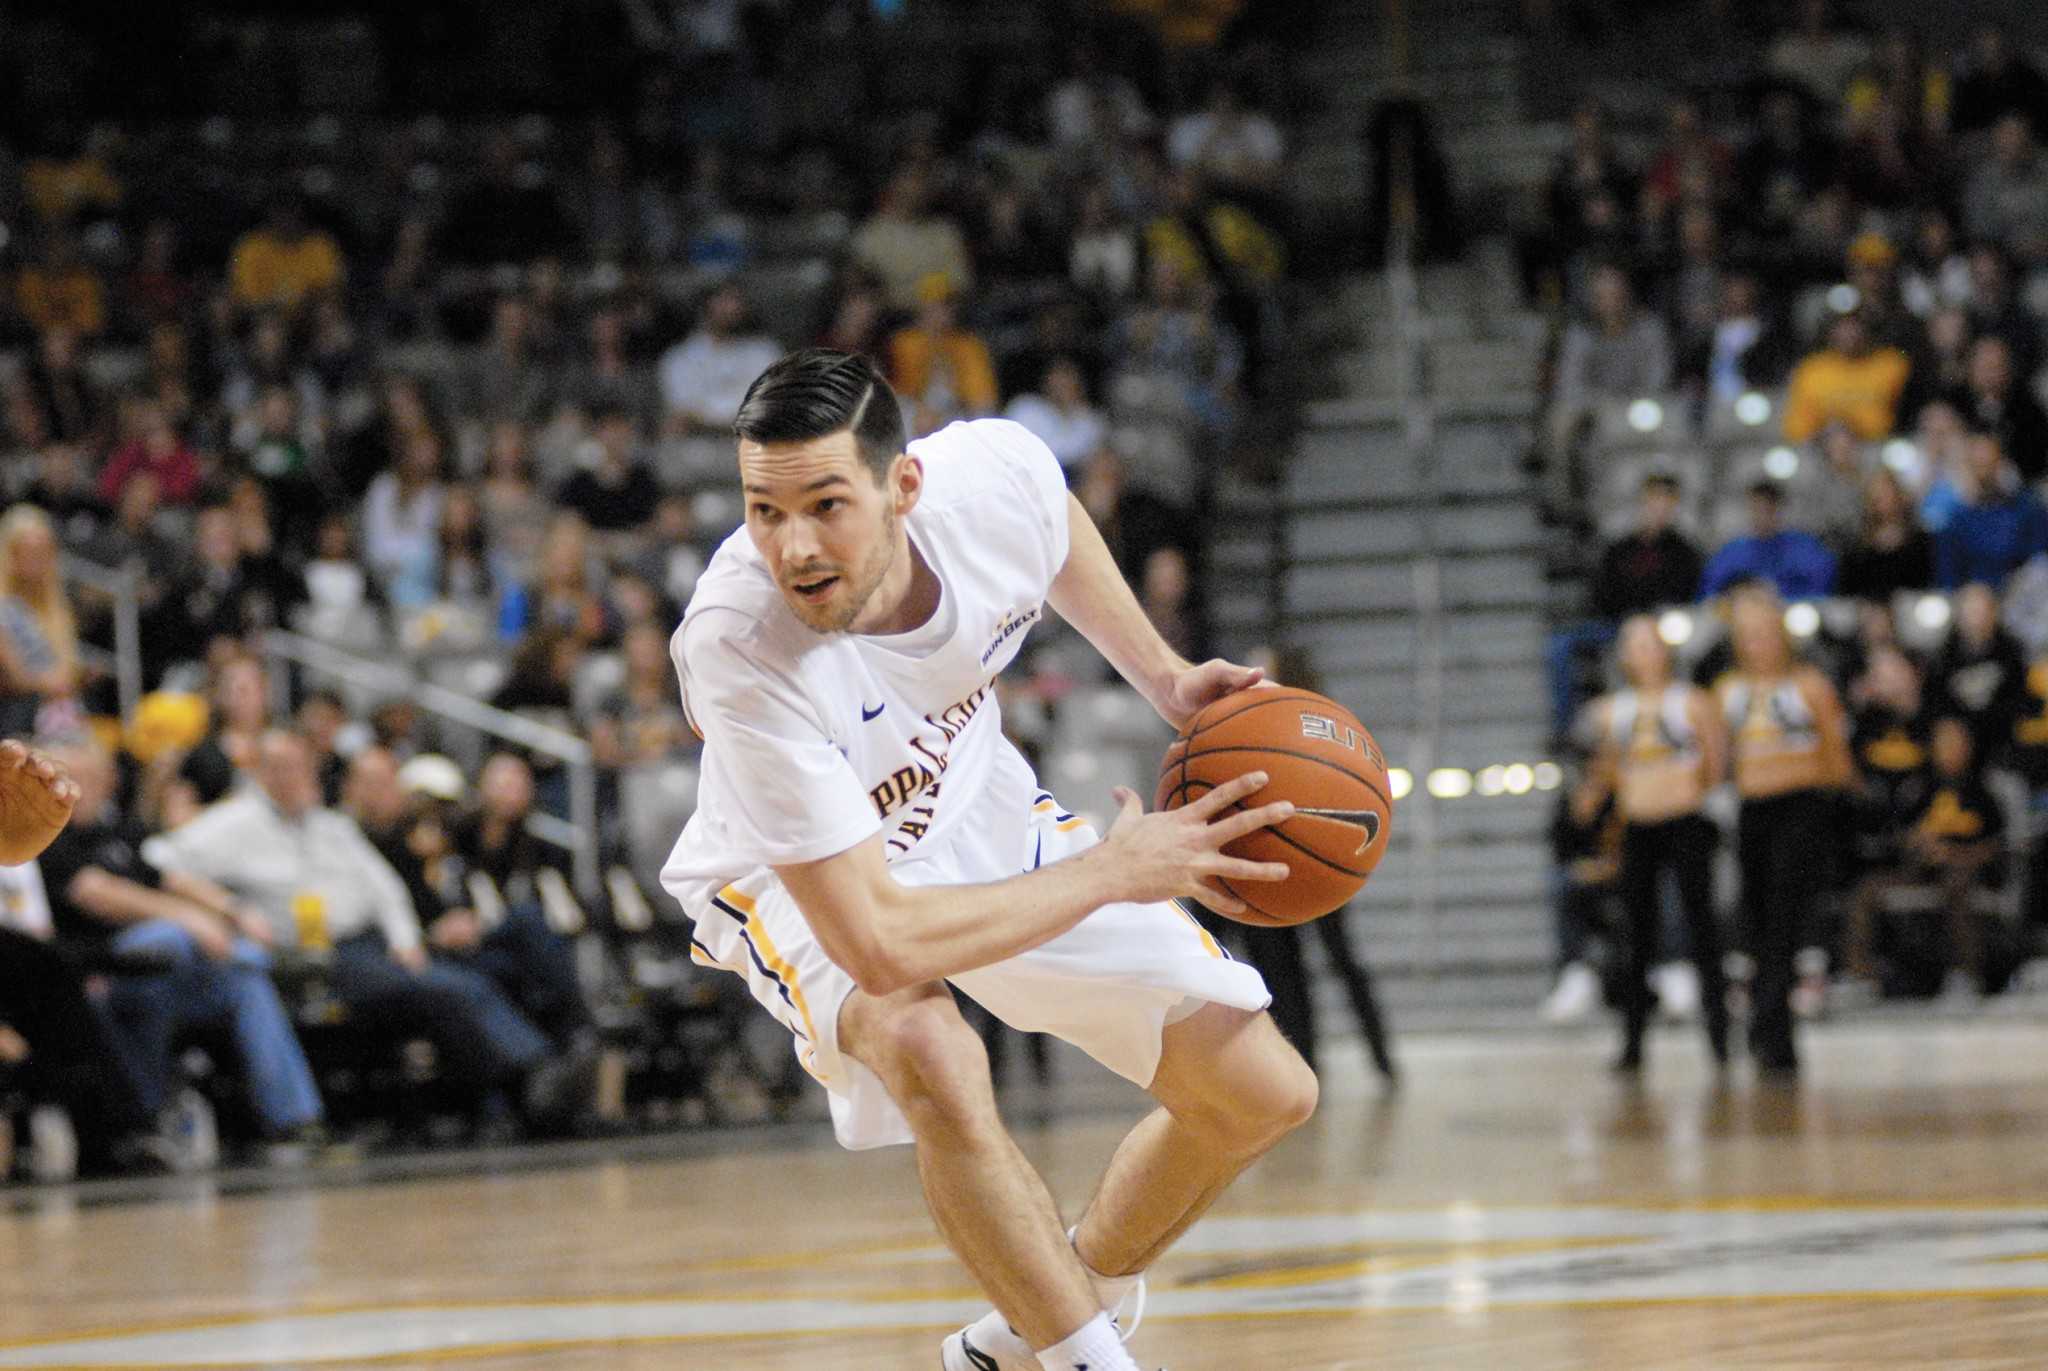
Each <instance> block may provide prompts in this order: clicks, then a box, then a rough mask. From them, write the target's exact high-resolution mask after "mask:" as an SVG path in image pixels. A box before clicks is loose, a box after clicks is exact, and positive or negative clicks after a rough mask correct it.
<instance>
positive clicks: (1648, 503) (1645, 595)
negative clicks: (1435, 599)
mask: <svg viewBox="0 0 2048 1371" xmlns="http://www.w3.org/2000/svg"><path fill="white" fill-rule="evenodd" d="M1637 499H1638V503H1637V507H1636V526H1635V528H1634V530H1633V531H1631V532H1630V533H1628V534H1626V535H1624V536H1623V537H1620V538H1617V539H1615V540H1614V541H1613V542H1612V543H1609V544H1608V545H1607V548H1606V550H1605V551H1603V552H1602V553H1601V554H1600V565H1599V566H1598V568H1596V569H1595V571H1594V573H1593V580H1592V585H1591V596H1592V610H1593V617H1592V618H1590V619H1586V620H1582V621H1580V622H1579V623H1576V624H1570V625H1567V626H1565V627H1563V628H1559V629H1555V630H1553V631H1552V632H1551V634H1550V639H1549V642H1548V644H1547V645H1546V646H1545V649H1544V657H1545V660H1546V662H1547V663H1548V667H1549V672H1550V702H1551V715H1550V717H1551V734H1552V736H1553V737H1557V738H1563V737H1564V736H1565V735H1566V734H1567V733H1568V732H1569V731H1570V729H1571V724H1572V716H1573V714H1574V712H1575V711H1576V709H1577V704H1578V695H1579V689H1578V675H1579V666H1580V663H1581V661H1582V660H1583V659H1585V658H1587V657H1589V656H1594V655H1597V654H1599V653H1602V652H1605V651H1606V650H1607V648H1608V646H1609V645H1610V644H1611V643H1613V641H1614V636H1615V634H1616V632H1618V631H1619V628H1620V625H1621V621H1622V620H1623V619H1626V618H1628V617H1629V616H1630V615H1632V614H1645V613H1650V612H1653V611H1655V610H1659V609H1664V608H1667V607H1669V606H1672V605H1682V604H1689V603H1690V602H1691V601H1692V599H1693V598H1694V596H1695V595H1696V594H1697V593H1698V591H1699V584H1700V566H1701V562H1700V554H1699V549H1698V548H1695V547H1694V546H1693V545H1692V543H1691V541H1690V540H1689V539H1687V538H1686V536H1685V535H1684V534H1683V533H1680V532H1679V531H1678V529H1677V527H1676V525H1677V521H1678V502H1679V487H1678V478H1677V477H1675V476H1672V475H1671V474H1669V473H1668V472H1663V471H1652V472H1650V473H1649V474H1648V475H1646V476H1645V477H1643V482H1642V485H1641V486H1640V487H1639V488H1638V492H1637Z"/></svg>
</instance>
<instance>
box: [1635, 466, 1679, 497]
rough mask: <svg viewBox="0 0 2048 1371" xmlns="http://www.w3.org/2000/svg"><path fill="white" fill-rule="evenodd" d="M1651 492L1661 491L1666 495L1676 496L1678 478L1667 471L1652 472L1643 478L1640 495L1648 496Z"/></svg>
mask: <svg viewBox="0 0 2048 1371" xmlns="http://www.w3.org/2000/svg"><path fill="white" fill-rule="evenodd" d="M1653 490H1661V491H1663V492H1665V493H1666V494H1668V495H1676V494H1678V492H1679V484H1678V478H1677V477H1676V476H1674V475H1672V474H1671V473H1670V472H1668V471H1653V472H1651V473H1650V474H1649V475H1647V476H1645V477H1643V484H1642V488H1641V491H1640V493H1641V494H1644V495H1648V494H1649V493H1650V492H1651V491H1653Z"/></svg>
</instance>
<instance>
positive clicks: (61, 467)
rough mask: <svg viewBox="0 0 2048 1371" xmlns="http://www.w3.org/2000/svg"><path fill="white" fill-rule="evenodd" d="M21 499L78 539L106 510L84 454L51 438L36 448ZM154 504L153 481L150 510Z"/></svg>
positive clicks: (155, 497) (77, 448)
mask: <svg viewBox="0 0 2048 1371" xmlns="http://www.w3.org/2000/svg"><path fill="white" fill-rule="evenodd" d="M21 502H22V503H23V504H25V505H34V506H35V507H36V508H37V509H40V510H42V511H43V513H45V514H47V515H49V516H50V523H51V526H52V527H54V528H57V529H60V530H62V531H63V533H64V535H65V536H66V537H67V538H76V539H78V540H79V541H81V542H83V541H84V540H85V539H86V538H88V537H90V536H91V534H92V533H93V531H94V530H96V529H97V527H98V526H99V523H100V521H101V520H102V519H103V518H104V517H105V516H106V513H107V508H106V506H105V505H103V504H101V503H100V499H99V495H98V493H97V492H96V491H95V489H94V486H93V480H92V476H91V474H90V473H89V472H88V471H87V470H86V466H85V453H84V452H83V451H82V450H81V449H80V448H79V446H78V444H76V443H67V442H61V441H57V440H54V439H53V440H51V441H49V442H46V443H43V444H42V445H41V446H40V447H39V448H37V450H36V454H35V474H34V475H33V476H32V477H30V478H29V482H28V484H27V485H26V486H25V487H23V488H22V492H21ZM158 503H159V502H158V492H157V490H156V483H155V482H154V481H152V482H150V505H151V509H152V511H154V509H155V508H156V507H157V505H158Z"/></svg>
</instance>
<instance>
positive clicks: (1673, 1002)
mask: <svg viewBox="0 0 2048 1371" xmlns="http://www.w3.org/2000/svg"><path fill="white" fill-rule="evenodd" d="M1650 980H1651V983H1652V984H1653V985H1655V986H1656V987H1657V1017H1658V1018H1660V1019H1662V1020H1663V1021H1664V1022H1665V1023H1691V1022H1692V1021H1693V1020H1694V1019H1696V1018H1698V1017H1699V1014H1700V973H1699V972H1698V971H1696V970H1694V969H1693V964H1692V963H1691V962H1666V963H1664V964H1663V965H1662V966H1660V967H1658V968H1657V969H1656V970H1655V971H1653V972H1651V973H1650Z"/></svg>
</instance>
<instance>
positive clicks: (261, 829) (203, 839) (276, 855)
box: [142, 786, 420, 952]
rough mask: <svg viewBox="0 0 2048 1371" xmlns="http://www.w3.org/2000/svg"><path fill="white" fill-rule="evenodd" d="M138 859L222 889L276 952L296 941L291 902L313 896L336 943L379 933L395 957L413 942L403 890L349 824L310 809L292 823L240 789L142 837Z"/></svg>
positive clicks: (415, 930) (258, 793) (415, 924)
mask: <svg viewBox="0 0 2048 1371" xmlns="http://www.w3.org/2000/svg"><path fill="white" fill-rule="evenodd" d="M142 855H143V857H144V858H145V859H147V860H148V861H149V862H150V863H151V864H153V865H154V866H156V867H157V868H158V869H159V870H162V871H189V872H193V873H195V874H197V875H200V876H204V877H206V878H207V879H208V880H211V881H214V882H217V883H218V884H220V885H224V886H226V887H227V888H228V889H229V890H231V891H233V892H234V893H235V894H236V895H237V896H239V897H241V898H242V899H245V900H247V901H248V902H249V903H251V904H253V905H255V906H256V907H257V908H258V909H261V910H262V911H263V915H264V917H265V918H267V919H268V920H269V921H270V926H271V928H272V929H273V930H274V931H275V932H276V934H277V938H278V942H279V944H280V945H281V946H291V945H295V944H296V943H297V942H298V938H299V932H298V921H297V920H296V918H295V917H294V915H293V909H292V905H293V901H294V900H296V899H299V898H301V897H304V896H313V897H317V898H318V900H319V901H320V906H321V911H322V914H323V916H324V918H325V919H326V924H327V936H328V937H330V938H332V939H333V940H334V941H336V942H340V941H342V940H343V939H345V938H352V937H354V936H355V935H357V934H359V933H367V932H370V931H371V930H373V929H380V930H382V931H383V934H384V941H385V943H386V944H387V945H388V946H389V947H390V948H391V950H392V951H394V952H402V951H405V950H407V949H409V948H414V947H417V946H419V944H420V924H419V916H418V914H416V913H415V912H414V910H413V907H412V896H411V895H409V894H408V893H407V892H406V888H405V882H404V881H402V880H400V879H399V876H398V873H397V872H395V871H393V870H392V869H391V864H390V863H388V862H386V861H385V860H384V858H383V857H382V856H381V855H380V854H379V853H378V851H377V849H376V848H374V847H372V846H371V845H370V840H369V839H368V838H366V837H364V836H363V830H362V829H360V828H358V827H356V821H355V820H354V819H351V818H349V817H348V815H346V814H343V813H340V812H339V811H337V810H332V809H309V810H307V811H306V814H305V816H304V817H303V818H301V819H299V820H297V821H296V822H294V821H293V820H291V819H288V818H286V817H285V814H284V811H282V810H280V809H279V808H278V807H277V805H276V804H275V803H274V802H273V801H272V800H271V798H270V797H269V796H268V795H266V794H264V793H263V791H262V790H261V789H260V788H258V787H256V786H246V787H244V788H243V789H241V790H240V791H237V792H236V793H235V794H233V795H230V796H229V797H228V798H227V799H224V800H222V801H220V802H219V803H218V804H216V805H214V806H212V807H211V808H209V809H207V810H204V811H202V812H201V813H200V814H199V815H198V816H197V817H195V818H194V819H192V820H191V822H189V823H187V824H185V825H184V826H182V827H180V828H175V829H173V830H171V831H170V832H169V833H165V834H161V835H159V836H157V837H154V838H151V839H149V840H148V841H147V842H145V843H144V844H143V845H142Z"/></svg>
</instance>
